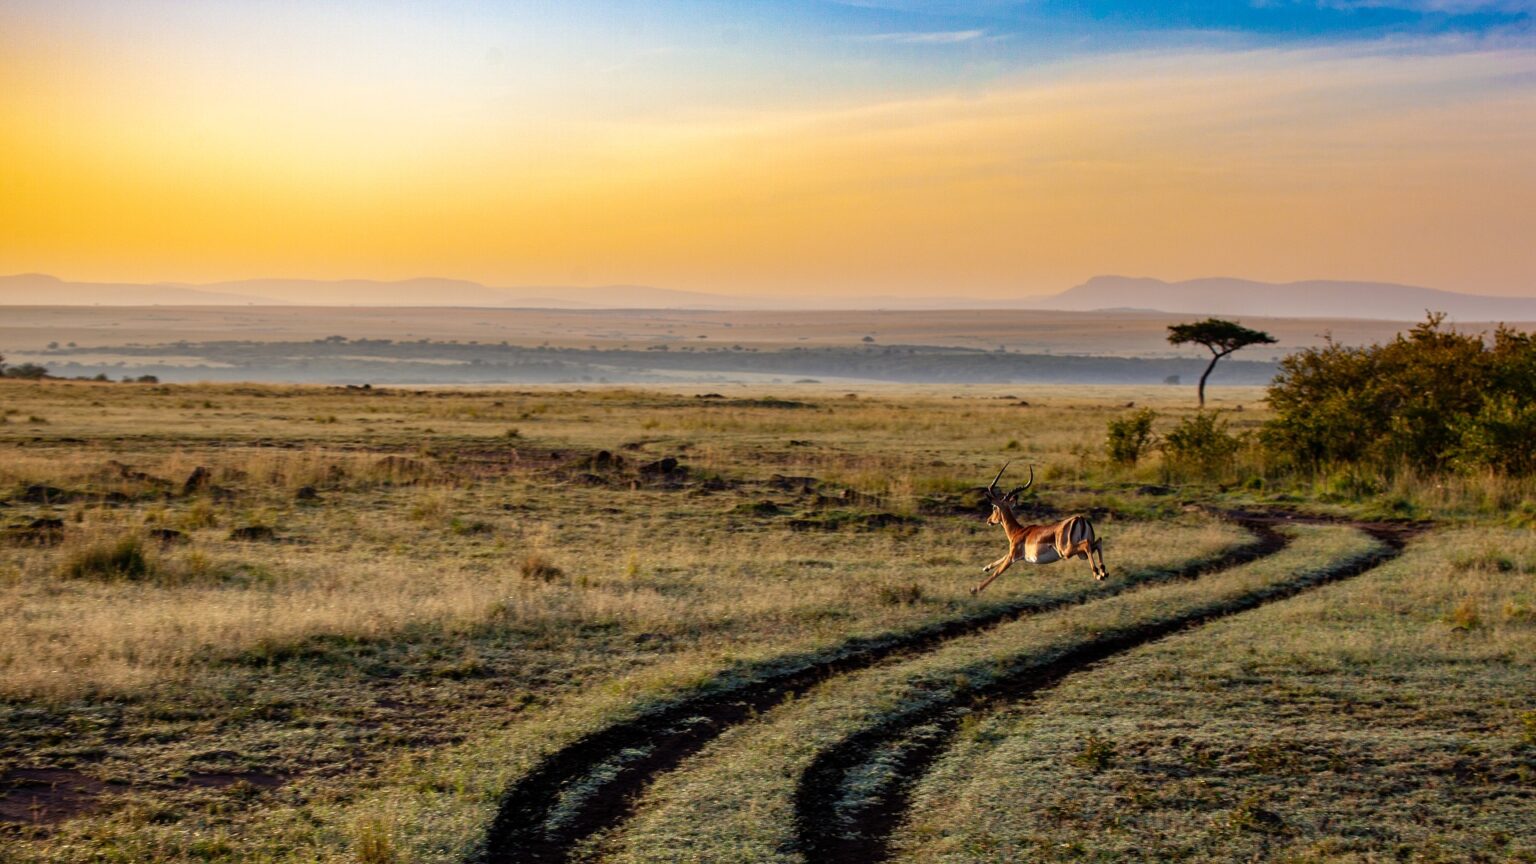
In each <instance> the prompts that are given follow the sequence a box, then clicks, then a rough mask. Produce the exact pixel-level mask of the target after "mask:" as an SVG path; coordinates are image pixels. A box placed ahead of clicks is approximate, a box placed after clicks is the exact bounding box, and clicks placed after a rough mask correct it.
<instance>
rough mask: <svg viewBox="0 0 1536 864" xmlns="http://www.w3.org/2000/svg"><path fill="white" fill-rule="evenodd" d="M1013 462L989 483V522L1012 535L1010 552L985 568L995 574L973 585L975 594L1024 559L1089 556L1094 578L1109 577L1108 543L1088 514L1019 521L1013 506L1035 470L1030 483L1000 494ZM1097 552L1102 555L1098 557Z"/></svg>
mask: <svg viewBox="0 0 1536 864" xmlns="http://www.w3.org/2000/svg"><path fill="white" fill-rule="evenodd" d="M1009 464H1010V463H1007V462H1004V463H1003V467H1002V468H1000V469H998V472H997V476H996V477H993V478H992V482H991V484H989V485H988V486H987V500H988V501H990V502H992V515H991V516H988V517H987V524H988V525H1001V526H1003V531H1004V532H1006V533H1007V535H1008V554H1007V555H1004V556H1003V557H1001V558H999V559H997V560H996V561H993V562H992V563H991V564H988V565H987V566H985V567H983V568H981V569H982V572H987V571H991V573H992V575H990V576H988V577H987V578H986V579H985V580H983V581H982V582H981V584H979V585H977V586H976V587H975V588H972V589H971V593H972V594H979V593H981V591H982V590H984V589H985V588H986V587H987V586H988V585H991V584H992V580H993V579H996V578H997V577H999V576H1001V575H1003V571H1004V570H1007V569H1008V568H1009V566H1011V565H1012V564H1013V562H1015V561H1017V560H1019V559H1020V558H1023V559H1024V560H1025V561H1028V562H1029V563H1031V564H1050V563H1051V562H1053V561H1062V560H1065V559H1067V558H1079V557H1081V558H1086V559H1088V566H1089V567H1092V568H1093V578H1095V579H1103V578H1104V577H1105V576H1108V575H1109V570H1108V569H1106V568H1105V566H1104V548H1103V546H1104V544H1103V543H1102V542H1101V541H1100V540H1098V539H1097V538H1095V537H1094V536H1093V523H1091V522H1089V521H1088V517H1087V516H1068V517H1067V518H1065V519H1063V520H1061V521H1060V522H1055V523H1053V524H1050V525H1025V524H1023V523H1021V522H1019V519H1018V517H1017V516H1015V515H1013V505H1015V504H1017V503H1019V493H1021V492H1023V491H1024V490H1025V489H1028V488H1029V487H1031V486H1033V485H1035V469H1034V466H1030V469H1029V482H1028V483H1025V484H1024V485H1023V486H1020V487H1019V488H1017V489H1015V490H1013V491H1012V492H1009V493H1008V494H1007V495H999V494H998V492H997V481H999V480H1001V479H1002V478H1003V472H1004V471H1007V470H1008V465H1009ZM1095 555H1097V556H1098V558H1097V560H1095V558H1094V556H1095Z"/></svg>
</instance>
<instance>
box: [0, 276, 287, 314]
mask: <svg viewBox="0 0 1536 864" xmlns="http://www.w3.org/2000/svg"><path fill="white" fill-rule="evenodd" d="M252 303H258V304H265V305H272V304H279V305H281V303H282V301H279V300H275V299H273V298H270V297H260V296H256V295H254V294H239V293H231V292H227V291H223V290H217V289H210V288H204V287H196V288H194V287H191V286H188V285H136V284H133V283H127V282H121V283H120V282H65V281H64V280H62V279H60V278H58V277H56V276H48V275H45V274H42V273H22V274H20V275H17V276H0V306H245V305H248V304H252Z"/></svg>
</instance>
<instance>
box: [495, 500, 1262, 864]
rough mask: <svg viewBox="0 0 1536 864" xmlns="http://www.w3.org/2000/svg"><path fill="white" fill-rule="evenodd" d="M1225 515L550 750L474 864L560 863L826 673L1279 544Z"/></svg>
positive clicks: (1254, 523) (515, 789) (512, 795)
mask: <svg viewBox="0 0 1536 864" xmlns="http://www.w3.org/2000/svg"><path fill="white" fill-rule="evenodd" d="M1228 517H1229V518H1231V519H1233V520H1234V521H1236V522H1238V523H1239V524H1241V525H1243V527H1245V528H1247V529H1248V530H1249V531H1251V532H1253V534H1254V540H1253V541H1252V542H1250V543H1246V544H1243V545H1242V546H1239V547H1237V548H1234V549H1232V550H1230V551H1228V552H1226V553H1225V554H1222V555H1219V556H1215V557H1212V558H1209V559H1205V560H1202V561H1196V562H1192V563H1190V564H1188V565H1185V566H1184V567H1181V568H1178V569H1176V570H1172V571H1164V572H1156V573H1148V574H1141V575H1139V576H1138V577H1136V578H1133V579H1130V580H1127V581H1124V582H1118V581H1117V582H1114V583H1108V584H1104V585H1102V587H1100V588H1098V589H1095V590H1090V591H1087V592H1084V593H1082V594H1079V595H1076V596H1072V597H1067V598H1060V599H1054V600H1031V601H1023V602H1019V603H1015V604H1009V605H1006V606H1003V607H999V608H994V609H992V610H989V611H987V612H986V613H983V614H979V615H974V616H970V617H966V618H959V619H955V620H952V621H946V622H942V623H940V624H935V625H932V626H929V627H925V628H922V629H919V630H915V631H912V632H909V633H904V634H901V635H898V636H891V637H883V638H874V639H862V640H855V641H852V642H849V643H847V644H846V645H844V646H843V647H842V648H841V649H840V650H839V651H838V652H837V653H836V654H834V655H832V656H822V657H821V658H820V659H807V660H806V661H805V662H803V663H799V664H795V665H793V666H792V668H789V669H787V670H785V669H782V668H779V669H773V670H769V669H764V670H763V671H762V672H761V673H760V674H757V675H753V674H752V673H751V671H750V670H748V671H747V672H745V673H744V674H743V675H742V676H741V677H742V678H743V683H741V684H737V685H733V686H731V687H729V688H727V689H723V690H719V691H715V692H707V693H704V694H701V695H699V696H696V697H693V698H690V699H686V700H684V701H682V702H678V703H673V704H670V705H667V706H665V707H663V708H661V709H659V710H657V711H653V712H651V713H649V714H646V715H643V716H641V717H637V718H635V719H633V720H630V721H626V722H623V723H619V724H616V725H613V726H610V727H608V728H606V729H602V730H600V731H598V732H594V733H592V734H591V735H588V736H586V737H584V738H581V739H579V740H577V741H575V742H573V743H571V744H570V745H568V746H566V747H565V748H564V749H562V750H560V751H558V752H556V753H554V754H552V755H551V756H549V757H548V758H547V759H545V760H544V761H543V762H542V763H541V764H540V765H538V766H537V767H535V768H534V769H533V770H532V771H531V772H529V773H528V774H527V775H525V776H524V777H523V778H522V779H520V780H518V781H517V782H516V783H515V784H514V785H513V786H512V787H511V788H509V789H508V790H507V792H506V793H505V795H504V796H503V798H502V801H501V804H500V807H499V809H498V811H497V814H496V818H495V819H494V821H493V822H492V823H491V827H490V830H489V832H487V835H486V839H485V843H484V845H483V847H482V850H481V851H480V853H479V854H478V855H477V856H476V858H475V860H476V861H477V862H479V864H503V862H518V864H521V862H561V861H566V860H567V859H568V858H569V857H570V855H571V852H572V850H573V849H574V848H575V847H576V846H577V845H578V844H580V843H581V842H582V841H584V840H586V839H587V838H589V837H592V836H593V835H595V834H598V833H599V832H602V831H605V830H607V829H610V828H612V827H614V826H617V825H619V824H621V823H622V822H623V821H624V820H625V819H627V818H628V817H629V816H630V814H631V813H632V812H633V804H634V801H635V799H636V798H637V797H638V796H639V795H640V793H642V792H643V791H644V790H645V789H646V787H648V786H649V785H650V784H651V782H652V781H653V780H654V779H655V778H657V777H659V776H661V775H662V774H665V773H667V772H669V771H671V770H673V769H675V768H676V767H677V766H678V765H679V764H681V763H682V762H683V760H685V759H687V758H688V757H689V756H692V755H693V754H695V753H697V752H698V751H699V750H701V749H702V748H703V747H704V746H705V745H706V744H708V743H709V742H710V741H713V740H714V739H715V738H717V737H719V736H720V734H721V733H723V732H724V731H725V730H727V729H729V728H731V727H732V726H735V725H736V724H739V723H742V722H745V721H747V720H750V719H751V718H753V717H755V716H756V715H757V714H758V713H759V712H762V711H766V710H768V709H769V708H771V707H773V706H774V705H777V704H778V703H780V702H782V701H783V700H784V699H785V698H786V697H788V696H791V695H798V694H801V693H804V692H805V691H807V690H809V689H810V688H812V687H814V686H816V685H817V684H818V683H820V682H822V681H825V680H827V679H828V678H831V677H834V676H837V675H843V674H847V673H849V672H853V671H856V670H859V669H865V668H868V667H870V666H873V665H875V664H877V663H881V662H884V661H887V660H893V659H897V658H902V657H909V656H911V655H914V654H918V653H921V652H924V651H928V650H932V649H933V648H934V647H936V646H938V645H939V644H941V643H943V642H946V641H949V640H951V639H955V638H957V637H960V636H965V635H968V634H971V633H976V632H979V631H982V630H985V629H987V628H989V627H995V626H997V625H1000V624H1003V623H1006V622H1008V621H1012V620H1015V619H1017V618H1020V617H1022V616H1025V615H1031V614H1038V613H1042V612H1049V611H1053V610H1056V609H1062V608H1065V607H1068V606H1075V605H1080V604H1082V603H1086V602H1089V601H1092V600H1098V599H1102V598H1104V597H1108V596H1111V595H1113V594H1117V593H1120V592H1121V591H1124V590H1126V589H1128V588H1132V587H1135V586H1138V585H1146V584H1152V583H1157V582H1168V581H1176V580H1187V579H1194V578H1198V577H1199V576H1201V575H1204V574H1207V573H1213V572H1217V571H1220V570H1225V569H1228V568H1231V567H1236V566H1238V565H1241V564H1246V563H1248V562H1250V561H1254V560H1257V559H1259V558H1263V557H1266V556H1269V555H1273V554H1275V553H1276V552H1278V551H1280V550H1281V549H1283V548H1284V547H1285V546H1286V544H1287V543H1288V539H1287V538H1286V537H1285V536H1284V535H1282V534H1280V533H1278V532H1276V531H1275V530H1274V529H1273V528H1272V527H1271V521H1272V520H1270V519H1256V520H1255V519H1248V518H1246V517H1244V516H1242V515H1241V514H1228ZM620 760H624V761H622V763H621V764H619V766H618V768H617V770H616V771H614V772H613V774H612V776H611V777H610V779H608V780H607V781H606V782H603V783H601V784H599V785H598V786H597V787H596V788H595V789H593V790H592V791H591V793H590V794H589V795H587V796H586V797H585V798H584V799H583V800H581V801H579V802H577V803H575V805H574V806H570V807H566V808H565V812H564V814H563V816H562V818H561V820H560V822H559V824H557V825H550V824H549V823H550V817H551V816H552V815H553V814H554V813H555V811H556V809H557V807H559V806H560V804H561V800H560V798H561V793H562V791H563V790H565V789H567V788H570V787H571V786H573V785H574V784H577V783H580V782H582V781H583V780H585V779H587V778H589V777H590V776H591V775H592V774H593V772H594V771H595V770H596V769H598V768H599V767H602V766H605V765H606V766H613V765H614V764H615V763H618V762H619V761H620ZM824 860H834V859H824ZM836 860H841V861H859V860H862V859H859V858H838V859H836Z"/></svg>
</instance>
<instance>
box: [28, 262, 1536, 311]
mask: <svg viewBox="0 0 1536 864" xmlns="http://www.w3.org/2000/svg"><path fill="white" fill-rule="evenodd" d="M423 295H427V296H423ZM40 301H41V302H40ZM0 305H26V306H78V305H100V306H252V305H254V306H288V305H292V306H375V307H391V306H404V307H410V306H443V307H448V306H457V307H499V308H550V309H575V310H581V309H592V310H598V309H679V310H682V309H687V310H720V311H786V310H821V309H826V310H832V309H842V310H846V309H869V310H871V311H874V310H878V309H891V310H897V309H900V310H913V309H989V308H996V309H1040V310H1052V311H1065V312H1094V311H1109V310H1114V311H1120V312H1126V311H1130V312H1147V313H1149V314H1158V313H1160V314H1170V313H1172V314H1191V315H1228V316H1235V315H1247V316H1254V317H1267V318H1362V319H1376V320H1391V321H1415V320H1420V319H1422V318H1423V317H1424V315H1425V313H1426V311H1436V312H1445V313H1447V315H1448V316H1449V317H1450V318H1452V319H1453V320H1461V321H1536V297H1496V296H1488V295H1476V294H1462V293H1458V292H1453V291H1443V290H1439V289H1434V288H1424V287H1421V286H1415V285H1404V284H1398V283H1391V282H1367V281H1345V280H1327V279H1313V280H1302V281H1297V282H1287V283H1271V282H1261V281H1257V280H1251V279H1240V278H1234V277H1220V276H1216V277H1203V278H1198V279H1189V280H1184V281H1179V282H1168V281H1164V280H1161V279H1156V278H1153V277H1145V276H1142V277H1132V276H1118V275H1099V276H1094V277H1092V278H1090V279H1088V280H1087V281H1086V282H1083V283H1081V284H1079V285H1076V286H1073V287H1072V288H1069V289H1067V290H1065V291H1062V292H1060V293H1056V294H1049V295H1029V296H1022V297H1019V298H1016V299H992V298H976V297H964V296H960V297H949V298H938V297H897V296H890V295H883V296H869V297H837V296H833V297H816V298H802V297H795V296H788V295H777V296H775V295H767V296H761V295H760V296H753V297H735V296H730V295H724V294H711V293H706V292H700V291H685V290H677V289H669V288H655V287H651V286H646V285H601V286H587V287H574V286H516V287H507V288H499V287H491V286H487V285H484V284H482V283H479V282H474V281H471V280H465V279H451V278H444V277H434V276H419V277H413V278H409V279H400V280H375V279H337V280H323V279H282V278H256V279H241V280H230V281H224V282H212V283H204V284H195V283H177V282H157V283H127V282H73V281H69V280H65V279H61V278H59V277H57V276H52V275H50V274H43V273H23V274H16V275H12V276H0Z"/></svg>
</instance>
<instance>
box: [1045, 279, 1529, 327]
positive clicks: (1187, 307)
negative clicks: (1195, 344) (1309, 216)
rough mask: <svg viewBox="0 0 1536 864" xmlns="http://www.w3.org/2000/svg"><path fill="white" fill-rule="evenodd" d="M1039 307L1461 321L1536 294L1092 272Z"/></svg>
mask: <svg viewBox="0 0 1536 864" xmlns="http://www.w3.org/2000/svg"><path fill="white" fill-rule="evenodd" d="M1033 305H1034V306H1035V307H1036V308H1040V309H1060V310H1063V311H1088V310H1095V309H1117V310H1127V309H1145V310H1156V311H1159V312H1174V313H1188V314H1191V315H1253V316H1261V317H1271V318H1376V319H1382V320H1387V321H1417V320H1419V319H1422V318H1423V317H1424V312H1425V310H1433V311H1435V312H1444V313H1446V314H1447V315H1449V316H1450V317H1451V318H1453V319H1456V320H1460V321H1536V299H1533V298H1523V297H1486V296H1480V295H1476V294H1457V293H1455V292H1453V291H1437V290H1435V289H1433V288H1420V287H1417V286H1414V285H1394V284H1391V283H1387V282H1335V281H1325V280H1315V281H1309V282H1287V283H1283V284H1274V283H1270V282H1254V281H1250V280H1247V279H1226V278H1214V279H1191V280H1189V281H1187V282H1164V281H1162V280H1161V279H1148V278H1132V277H1129V276H1095V277H1093V278H1092V279H1089V280H1088V281H1087V282H1084V283H1083V284H1081V285H1078V286H1077V287H1075V288H1071V289H1068V290H1066V291H1063V292H1062V293H1060V294H1057V295H1055V296H1052V297H1042V298H1038V299H1036V300H1035V302H1034V304H1033Z"/></svg>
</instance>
